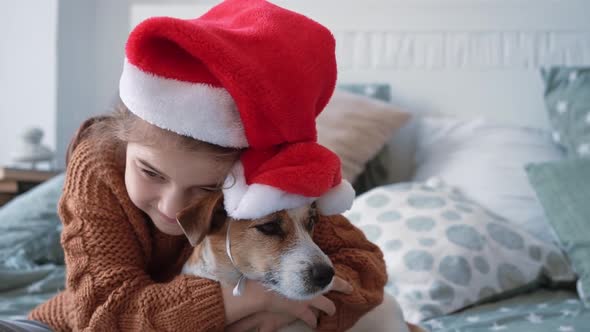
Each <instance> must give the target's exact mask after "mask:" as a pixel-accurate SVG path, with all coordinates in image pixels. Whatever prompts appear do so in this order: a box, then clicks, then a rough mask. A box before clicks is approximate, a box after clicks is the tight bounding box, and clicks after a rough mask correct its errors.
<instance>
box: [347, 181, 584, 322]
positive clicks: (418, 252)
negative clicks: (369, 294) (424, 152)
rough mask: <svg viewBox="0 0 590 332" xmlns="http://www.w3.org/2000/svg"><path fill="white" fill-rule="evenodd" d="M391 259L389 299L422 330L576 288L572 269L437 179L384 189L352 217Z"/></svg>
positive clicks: (549, 247) (361, 202)
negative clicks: (552, 286)
mask: <svg viewBox="0 0 590 332" xmlns="http://www.w3.org/2000/svg"><path fill="white" fill-rule="evenodd" d="M345 216H346V217H348V218H349V219H350V221H351V222H352V223H354V224H355V225H356V226H357V227H359V228H360V229H361V230H363V232H364V233H365V234H366V236H367V238H368V239H369V240H371V241H372V242H374V243H376V244H377V245H379V246H380V247H381V249H382V250H383V252H384V255H385V260H386V264H387V273H388V276H389V279H388V283H387V286H386V292H388V293H390V294H391V295H393V296H395V297H396V299H397V300H398V301H399V303H400V305H401V307H402V309H403V310H404V314H405V316H406V319H407V320H408V321H409V322H413V323H417V322H419V321H422V320H425V319H429V318H432V317H435V316H439V315H443V314H447V313H450V312H453V311H456V310H458V309H461V308H464V307H466V306H469V305H471V304H474V303H477V302H479V301H481V300H485V299H488V298H490V297H492V296H495V295H498V294H501V293H504V292H507V291H516V290H518V289H524V288H528V287H531V286H535V285H536V284H537V283H538V282H539V281H540V279H541V277H542V276H546V277H548V278H549V279H550V280H552V281H572V280H574V279H575V275H574V273H573V272H572V270H571V267H570V264H569V261H568V260H567V258H566V257H565V256H564V255H563V254H562V252H561V251H560V249H559V248H558V247H557V246H555V245H554V244H550V243H543V242H542V241H540V240H538V239H537V238H535V237H533V236H531V235H529V234H528V233H526V232H525V231H522V230H521V229H519V228H518V226H516V225H513V224H510V223H508V222H506V221H505V220H504V219H501V218H499V217H497V216H495V215H493V214H491V213H489V212H487V211H486V210H485V209H483V208H482V207H480V206H479V205H477V204H476V203H474V202H472V201H470V200H469V199H467V198H466V197H464V196H463V195H462V194H461V193H459V192H458V191H457V190H455V189H452V188H450V187H448V186H447V185H445V184H444V183H442V181H441V180H439V179H436V178H433V179H429V180H428V181H426V182H424V183H419V182H415V183H400V184H393V185H388V186H382V187H377V188H375V189H373V190H371V191H368V192H367V193H365V194H363V195H361V196H359V197H357V198H356V200H355V203H354V205H353V207H352V208H351V210H349V211H347V212H346V213H345Z"/></svg>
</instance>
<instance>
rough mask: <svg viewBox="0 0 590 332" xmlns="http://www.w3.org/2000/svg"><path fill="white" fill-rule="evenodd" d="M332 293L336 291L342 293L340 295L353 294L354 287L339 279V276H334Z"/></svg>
mask: <svg viewBox="0 0 590 332" xmlns="http://www.w3.org/2000/svg"><path fill="white" fill-rule="evenodd" d="M330 290H331V291H335V292H340V293H344V294H351V293H352V290H353V289H352V285H351V284H349V283H348V281H346V280H344V279H342V278H340V277H338V276H334V283H333V284H332V287H331V288H330Z"/></svg>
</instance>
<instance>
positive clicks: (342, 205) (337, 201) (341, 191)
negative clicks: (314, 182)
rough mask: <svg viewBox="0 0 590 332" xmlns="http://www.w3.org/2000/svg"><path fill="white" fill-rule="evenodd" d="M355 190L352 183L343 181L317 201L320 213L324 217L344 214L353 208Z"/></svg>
mask: <svg viewBox="0 0 590 332" xmlns="http://www.w3.org/2000/svg"><path fill="white" fill-rule="evenodd" d="M354 195H355V192H354V189H353V188H352V186H351V185H350V182H348V181H346V180H344V179H342V181H341V182H340V184H338V185H337V186H336V187H334V188H332V189H330V190H329V191H328V192H327V193H325V194H323V195H322V197H320V198H319V199H318V200H317V207H318V212H319V213H320V214H321V215H324V216H331V215H334V214H339V213H342V212H344V211H346V210H348V209H350V207H351V206H352V203H353V201H354Z"/></svg>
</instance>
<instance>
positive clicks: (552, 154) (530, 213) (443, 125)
mask: <svg viewBox="0 0 590 332" xmlns="http://www.w3.org/2000/svg"><path fill="white" fill-rule="evenodd" d="M417 136H418V138H417V147H416V164H417V168H416V173H415V174H414V178H413V179H414V180H415V181H425V180H426V179H428V178H430V177H433V176H438V177H440V178H442V179H443V180H444V181H445V182H446V183H447V184H449V185H451V186H455V187H457V188H459V189H460V190H461V191H462V192H463V194H465V195H466V196H467V197H469V198H470V199H473V200H474V201H476V202H477V203H479V204H481V205H482V206H483V207H484V208H486V209H488V210H490V211H493V212H494V213H496V214H498V215H500V216H501V217H503V218H505V219H507V220H509V221H510V222H514V223H516V224H518V225H520V226H521V227H523V228H524V229H526V230H527V231H529V232H530V233H531V234H534V235H535V236H537V237H539V238H540V239H543V240H545V241H554V242H557V239H556V237H555V235H554V234H553V231H552V230H551V228H550V227H549V225H548V223H547V220H546V217H545V214H544V211H543V207H542V206H541V204H540V203H539V201H538V199H537V197H536V195H535V192H534V190H533V189H532V188H531V185H530V183H529V182H528V178H527V175H526V171H525V169H524V167H525V165H526V164H527V163H530V162H543V161H551V160H557V159H562V158H563V153H562V152H561V150H560V149H559V148H558V147H557V146H556V145H555V144H553V142H552V141H551V137H550V134H549V132H546V131H543V130H539V129H532V128H523V127H514V126H503V125H496V124H493V123H491V122H489V121H487V120H485V119H482V118H478V119H474V120H460V119H455V118H449V117H433V116H425V117H422V118H420V119H419V124H418V134H417Z"/></svg>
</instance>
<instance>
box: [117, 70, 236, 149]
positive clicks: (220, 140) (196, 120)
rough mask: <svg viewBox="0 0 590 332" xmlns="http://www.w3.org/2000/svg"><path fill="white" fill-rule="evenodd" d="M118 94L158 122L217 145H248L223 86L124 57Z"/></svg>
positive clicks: (136, 111)
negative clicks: (163, 72) (161, 72)
mask: <svg viewBox="0 0 590 332" xmlns="http://www.w3.org/2000/svg"><path fill="white" fill-rule="evenodd" d="M119 94H120V96H121V100H122V101H123V103H124V104H125V106H127V108H129V110H130V111H131V112H133V113H134V114H135V115H137V116H139V117H140V118H142V119H143V120H145V121H147V122H149V123H151V124H153V125H155V126H158V127H160V128H163V129H168V130H171V131H173V132H175V133H178V134H181V135H185V136H190V137H193V138H196V139H198V140H201V141H205V142H209V143H212V144H216V145H221V146H225V147H235V148H245V147H248V141H247V139H246V134H245V132H244V126H243V124H242V121H241V119H240V114H239V113H238V110H237V108H236V104H235V102H234V100H233V98H232V97H231V96H230V94H229V93H228V92H227V90H225V89H223V88H217V87H214V86H211V85H208V84H200V83H189V82H182V81H178V80H173V79H168V78H163V77H160V76H156V75H153V74H150V73H146V72H144V71H142V70H141V69H139V68H138V67H136V66H135V65H133V64H131V63H130V62H129V60H127V59H125V64H124V65H123V73H122V75H121V80H120V82H119Z"/></svg>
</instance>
